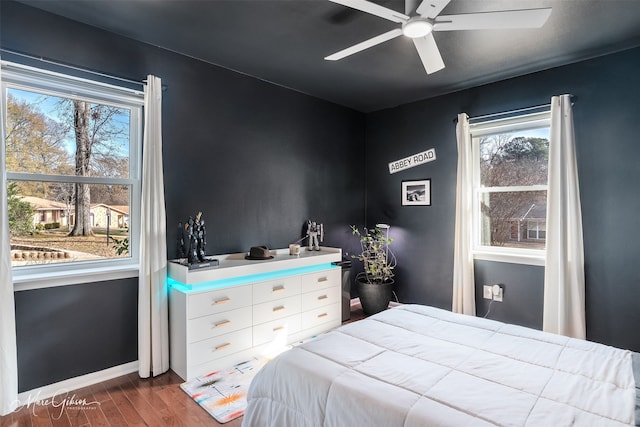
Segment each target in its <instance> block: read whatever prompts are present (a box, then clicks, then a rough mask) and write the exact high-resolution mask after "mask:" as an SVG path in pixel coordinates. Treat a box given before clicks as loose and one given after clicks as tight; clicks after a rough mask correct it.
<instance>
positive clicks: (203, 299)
mask: <svg viewBox="0 0 640 427" xmlns="http://www.w3.org/2000/svg"><path fill="white" fill-rule="evenodd" d="M249 305H251V285H248V286H235V287H230V288H225V289H220V290H216V291H210V292H203V293H199V294H191V295H189V299H188V309H187V319H193V318H196V317H200V316H206V315H208V314H215V313H220V312H223V311H230V310H234V309H236V308H240V307H245V306H249Z"/></svg>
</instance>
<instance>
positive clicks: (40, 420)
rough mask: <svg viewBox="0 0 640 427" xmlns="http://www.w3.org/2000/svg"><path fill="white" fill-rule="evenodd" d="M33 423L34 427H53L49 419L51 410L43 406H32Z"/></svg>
mask: <svg viewBox="0 0 640 427" xmlns="http://www.w3.org/2000/svg"><path fill="white" fill-rule="evenodd" d="M29 409H30V410H31V411H32V412H31V423H32V424H33V427H52V424H51V420H50V419H49V409H48V408H47V407H46V406H44V405H42V406H40V405H31V406H30V408H29Z"/></svg>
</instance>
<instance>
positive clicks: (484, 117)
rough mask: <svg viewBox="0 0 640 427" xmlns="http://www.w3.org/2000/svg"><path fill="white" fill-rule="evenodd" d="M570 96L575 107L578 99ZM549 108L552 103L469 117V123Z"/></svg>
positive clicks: (456, 119) (455, 121) (456, 120)
mask: <svg viewBox="0 0 640 427" xmlns="http://www.w3.org/2000/svg"><path fill="white" fill-rule="evenodd" d="M569 96H570V97H571V105H573V104H574V103H575V102H576V99H577V97H576V96H574V95H571V94H569ZM549 107H551V103H549V104H542V105H535V106H533V107H525V108H519V109H517V110H510V111H503V112H501V113H493V114H485V115H482V116H476V117H469V122H471V120H483V119H489V118H491V117H499V116H506V115H509V114H516V113H524V112H527V111H534V110H540V109H543V108H549ZM453 123H458V118H457V117H456V118H455V119H453Z"/></svg>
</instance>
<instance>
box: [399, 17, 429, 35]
mask: <svg viewBox="0 0 640 427" xmlns="http://www.w3.org/2000/svg"><path fill="white" fill-rule="evenodd" d="M431 31H433V23H432V22H431V21H430V20H429V19H427V18H423V17H421V16H415V17H413V18H411V19H409V20H408V21H407V22H405V23H404V24H403V25H402V34H404V35H405V36H407V37H409V38H411V39H416V38H418V37H424V36H426V35H428V34H430V33H431Z"/></svg>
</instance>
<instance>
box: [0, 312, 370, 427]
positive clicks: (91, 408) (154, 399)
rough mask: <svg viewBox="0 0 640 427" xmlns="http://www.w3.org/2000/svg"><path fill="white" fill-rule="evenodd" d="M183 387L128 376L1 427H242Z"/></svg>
mask: <svg viewBox="0 0 640 427" xmlns="http://www.w3.org/2000/svg"><path fill="white" fill-rule="evenodd" d="M363 317H364V315H363V314H362V310H359V309H358V310H355V311H352V313H351V319H350V320H349V322H353V321H355V320H359V319H361V318H363ZM345 323H348V322H345ZM182 382H183V380H182V378H180V377H179V376H178V375H177V374H175V373H174V372H173V371H169V372H167V373H166V374H163V375H159V376H157V377H155V378H150V379H141V378H140V377H139V376H138V374H137V373H132V374H129V375H124V376H121V377H118V378H114V379H112V380H109V381H105V382H102V383H98V384H94V385H92V386H89V387H85V388H82V389H79V390H75V391H71V392H69V393H68V394H66V395H60V396H57V397H56V399H55V404H54V403H47V402H46V401H41V402H40V403H41V404H40V405H35V404H32V405H30V406H24V407H23V408H22V409H21V410H19V411H18V412H16V413H13V414H11V415H7V416H4V417H0V427H23V426H24V427H40V426H51V427H58V426H91V427H93V426H112V427H121V426H152V427H156V426H185V427H195V426H220V425H224V426H226V427H240V425H241V423H242V417H240V418H237V419H235V420H233V421H231V422H228V423H226V424H219V423H218V422H217V421H216V420H215V419H214V418H213V417H211V416H210V415H209V414H208V413H207V412H206V411H205V410H204V409H202V408H201V407H200V406H199V405H198V404H197V403H196V402H194V401H193V400H192V399H191V398H190V397H189V396H188V395H187V394H186V393H185V392H184V391H182V389H180V384H181V383H182ZM25 403H26V402H25ZM65 404H66V405H65Z"/></svg>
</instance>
